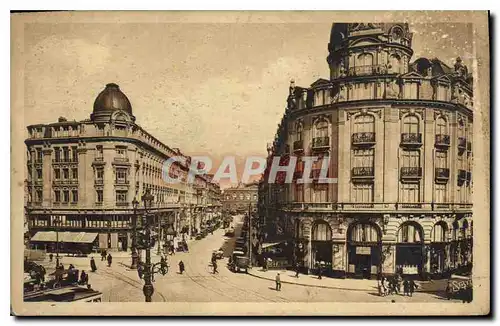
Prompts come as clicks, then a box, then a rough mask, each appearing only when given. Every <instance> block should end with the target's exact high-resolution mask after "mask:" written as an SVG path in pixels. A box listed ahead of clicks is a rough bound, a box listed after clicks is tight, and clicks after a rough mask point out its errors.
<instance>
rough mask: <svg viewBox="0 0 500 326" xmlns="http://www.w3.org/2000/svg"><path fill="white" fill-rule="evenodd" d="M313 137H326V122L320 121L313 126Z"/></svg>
mask: <svg viewBox="0 0 500 326" xmlns="http://www.w3.org/2000/svg"><path fill="white" fill-rule="evenodd" d="M314 137H315V138H319V137H328V121H326V120H325V119H321V120H319V121H318V122H316V123H315V124H314Z"/></svg>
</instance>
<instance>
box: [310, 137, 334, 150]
mask: <svg viewBox="0 0 500 326" xmlns="http://www.w3.org/2000/svg"><path fill="white" fill-rule="evenodd" d="M326 147H330V137H328V136H326V137H315V138H313V141H312V148H314V149H317V148H326Z"/></svg>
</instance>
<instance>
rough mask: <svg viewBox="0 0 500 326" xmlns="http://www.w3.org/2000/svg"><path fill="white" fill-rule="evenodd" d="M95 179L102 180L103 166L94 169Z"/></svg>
mask: <svg viewBox="0 0 500 326" xmlns="http://www.w3.org/2000/svg"><path fill="white" fill-rule="evenodd" d="M95 178H96V180H102V179H103V178H104V169H103V168H97V169H96V177H95Z"/></svg>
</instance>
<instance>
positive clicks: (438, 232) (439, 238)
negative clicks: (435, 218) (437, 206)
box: [432, 223, 446, 242]
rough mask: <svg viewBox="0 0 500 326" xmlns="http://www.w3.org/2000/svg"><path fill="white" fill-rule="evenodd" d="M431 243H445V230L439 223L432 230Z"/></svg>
mask: <svg viewBox="0 0 500 326" xmlns="http://www.w3.org/2000/svg"><path fill="white" fill-rule="evenodd" d="M432 242H446V229H445V226H444V225H443V224H441V223H437V224H436V225H434V227H433V228H432Z"/></svg>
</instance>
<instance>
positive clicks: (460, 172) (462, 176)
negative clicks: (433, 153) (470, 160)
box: [458, 170, 467, 182]
mask: <svg viewBox="0 0 500 326" xmlns="http://www.w3.org/2000/svg"><path fill="white" fill-rule="evenodd" d="M466 180H467V172H466V171H465V170H458V181H459V182H464V181H466Z"/></svg>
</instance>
